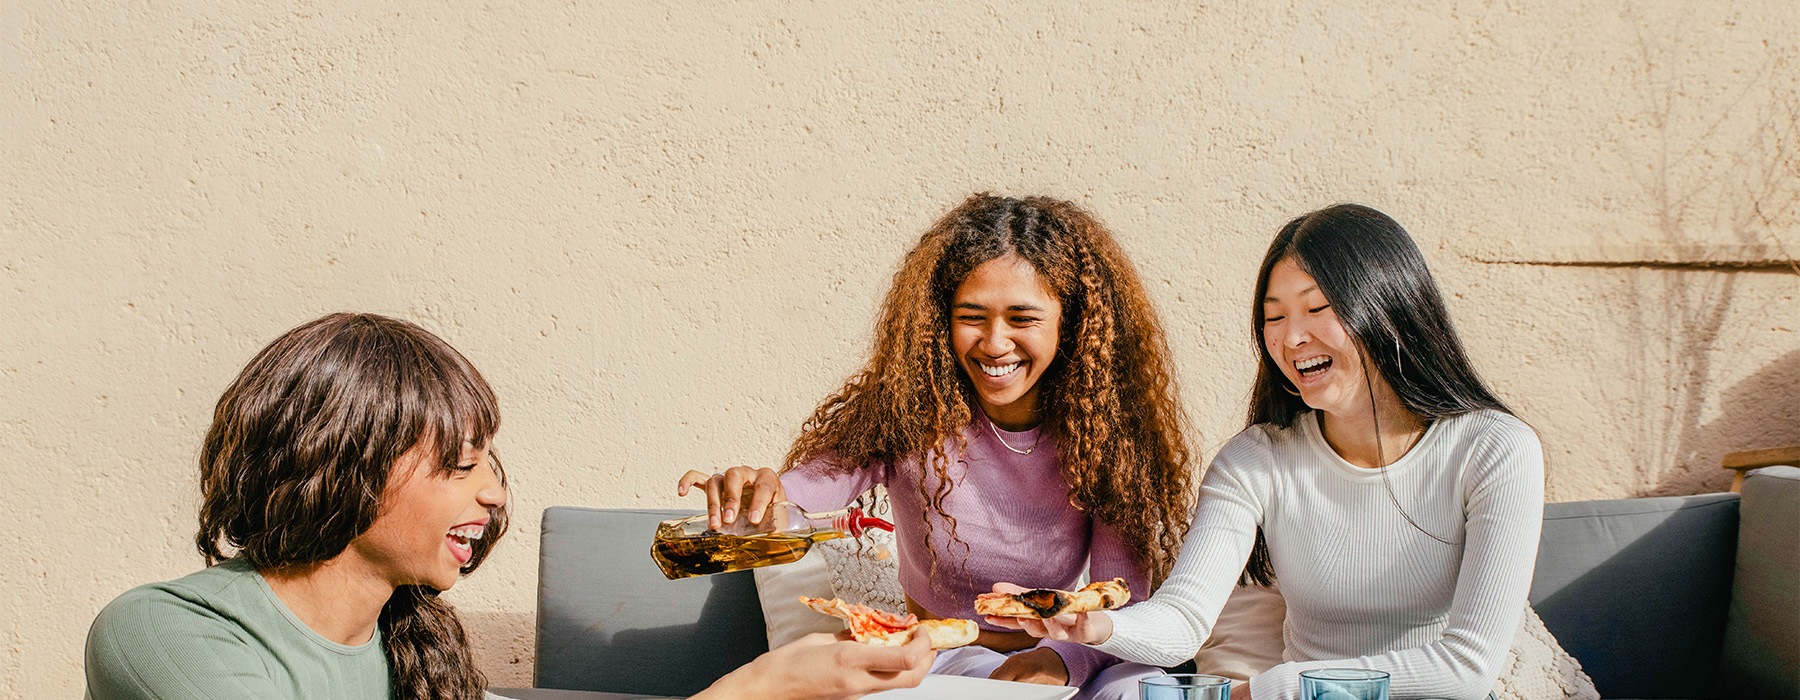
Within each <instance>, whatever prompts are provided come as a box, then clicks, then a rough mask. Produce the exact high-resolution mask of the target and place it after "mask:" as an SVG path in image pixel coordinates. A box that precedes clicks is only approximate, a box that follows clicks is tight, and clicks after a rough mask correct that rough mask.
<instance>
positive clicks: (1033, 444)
mask: <svg viewBox="0 0 1800 700" xmlns="http://www.w3.org/2000/svg"><path fill="white" fill-rule="evenodd" d="M983 417H984V418H986V416H983ZM987 424H988V430H989V431H991V432H992V433H993V434H994V439H995V440H999V441H1000V446H1001V447H1004V448H1006V449H1009V450H1012V451H1013V452H1014V453H1017V454H1022V455H1028V454H1031V451H1032V450H1035V449H1037V446H1038V443H1039V442H1040V441H1042V440H1043V439H1044V436H1042V435H1039V436H1038V439H1036V440H1032V441H1031V446H1030V447H1027V448H1025V449H1023V450H1021V449H1019V448H1017V447H1013V446H1012V445H1010V444H1008V443H1007V442H1006V438H1003V437H1000V429H999V428H997V427H995V426H994V419H992V418H988V419H987Z"/></svg>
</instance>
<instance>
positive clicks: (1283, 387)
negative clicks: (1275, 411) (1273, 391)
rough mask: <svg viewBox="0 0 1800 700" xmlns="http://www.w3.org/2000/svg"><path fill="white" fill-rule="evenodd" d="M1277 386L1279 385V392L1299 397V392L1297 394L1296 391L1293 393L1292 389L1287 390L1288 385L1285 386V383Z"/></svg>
mask: <svg viewBox="0 0 1800 700" xmlns="http://www.w3.org/2000/svg"><path fill="white" fill-rule="evenodd" d="M1279 384H1280V385H1281V390H1282V391H1285V392H1287V393H1290V394H1293V395H1295V396H1299V395H1300V392H1298V391H1295V390H1293V389H1289V388H1288V385H1287V382H1279Z"/></svg>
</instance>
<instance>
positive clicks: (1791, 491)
mask: <svg viewBox="0 0 1800 700" xmlns="http://www.w3.org/2000/svg"><path fill="white" fill-rule="evenodd" d="M1739 514H1740V519H1739V526H1738V546H1737V562H1736V565H1735V572H1734V573H1735V576H1734V579H1733V581H1732V586H1731V608H1730V611H1729V612H1728V613H1727V615H1726V623H1725V643H1724V645H1723V653H1722V655H1721V657H1720V660H1719V681H1720V684H1721V686H1722V688H1721V689H1722V690H1723V695H1722V697H1733V698H1773V699H1776V700H1800V469H1797V468H1794V467H1787V466H1779V467H1768V468H1764V469H1758V470H1756V471H1754V472H1751V473H1750V475H1749V477H1748V478H1747V479H1745V481H1744V494H1743V498H1742V499H1741V500H1740V510H1739Z"/></svg>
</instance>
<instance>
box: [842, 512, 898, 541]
mask: <svg viewBox="0 0 1800 700" xmlns="http://www.w3.org/2000/svg"><path fill="white" fill-rule="evenodd" d="M842 520H843V523H842V525H843V527H842V528H841V529H843V530H845V531H846V532H849V533H850V536H851V537H862V536H863V533H864V532H868V531H869V529H870V528H874V529H877V530H886V531H888V532H893V531H894V524H893V523H890V522H888V521H886V520H882V519H881V518H877V517H875V516H873V515H864V514H863V512H862V510H861V509H857V508H851V509H850V513H849V514H848V515H845V516H843V518H842Z"/></svg>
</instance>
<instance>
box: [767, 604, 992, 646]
mask: <svg viewBox="0 0 1800 700" xmlns="http://www.w3.org/2000/svg"><path fill="white" fill-rule="evenodd" d="M800 602H802V603H805V604H806V607H809V608H812V609H813V610H815V611H817V612H821V613H824V614H826V615H830V616H832V617H835V618H839V619H842V620H844V621H846V622H848V623H850V634H851V636H854V637H856V641H859V642H862V643H864V644H872V645H875V646H881V647H897V646H900V645H902V644H905V643H907V642H908V641H911V640H912V637H913V635H914V634H918V633H920V632H923V633H924V634H925V635H926V637H928V638H930V639H931V648H933V649H954V648H956V647H960V646H967V645H969V644H972V643H974V642H975V636H976V635H977V634H980V632H981V629H980V628H979V627H976V626H975V621H974V620H958V619H946V620H924V621H920V620H919V618H918V616H916V615H912V614H906V615H896V614H894V613H891V612H888V611H886V610H876V609H875V608H871V607H869V606H867V605H856V604H853V603H846V602H844V601H843V600H840V599H838V598H832V599H830V600H826V599H824V598H810V597H807V596H800Z"/></svg>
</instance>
